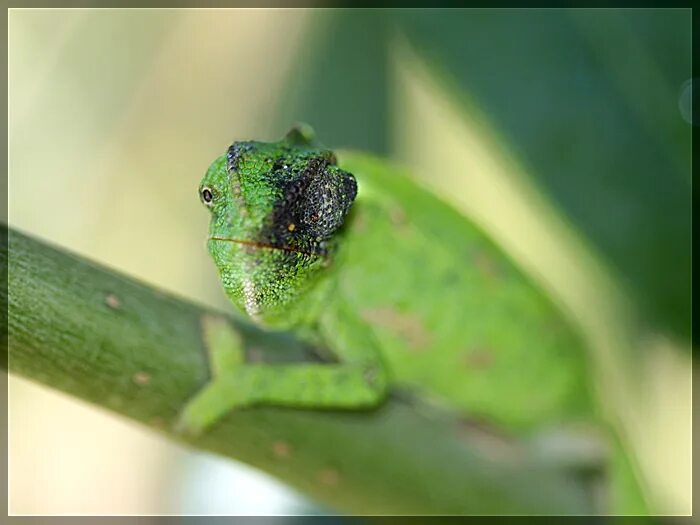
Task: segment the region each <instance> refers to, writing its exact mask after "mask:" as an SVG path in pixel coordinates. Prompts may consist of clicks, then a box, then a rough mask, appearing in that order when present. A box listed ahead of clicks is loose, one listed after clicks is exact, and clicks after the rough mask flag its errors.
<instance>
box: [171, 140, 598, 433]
mask: <svg viewBox="0 0 700 525" xmlns="http://www.w3.org/2000/svg"><path fill="white" fill-rule="evenodd" d="M439 173H440V170H439V166H436V169H435V176H436V177H439V176H440V175H439ZM199 195H200V198H201V201H202V203H203V204H204V206H205V207H206V208H207V209H208V210H209V212H210V213H211V223H210V227H209V239H208V249H209V253H210V254H211V256H212V258H213V259H214V262H215V264H216V267H217V268H218V271H219V274H220V277H221V282H222V284H223V287H224V289H225V291H226V294H227V295H228V297H229V298H230V299H231V301H232V302H233V303H234V304H235V305H236V306H237V307H238V308H239V309H240V310H241V311H242V312H244V313H245V314H246V315H247V316H248V317H249V318H250V319H252V320H253V321H254V322H255V323H258V324H260V325H262V326H264V327H268V328H271V329H283V330H292V331H294V332H295V333H296V334H297V335H298V336H299V337H300V338H302V339H304V340H307V341H309V342H311V343H313V344H314V345H316V346H317V347H319V348H322V349H324V350H325V353H326V354H327V355H326V357H327V359H326V361H325V362H323V363H310V362H308V363H304V362H302V363H296V364H272V363H269V364H265V363H259V362H255V363H246V362H245V359H244V357H243V356H244V353H243V348H242V342H241V340H240V338H239V336H238V335H237V333H236V332H235V331H234V330H233V329H232V328H230V327H229V325H228V323H227V322H226V321H225V320H224V319H223V318H209V317H207V318H205V319H204V321H203V333H204V340H205V344H206V346H207V348H208V350H209V355H210V360H211V370H212V379H211V381H210V382H209V383H208V384H207V385H206V386H205V387H204V388H203V389H202V390H201V391H200V392H199V393H198V394H197V395H196V396H195V397H194V398H193V399H192V400H191V401H190V402H189V403H188V404H187V405H186V407H185V409H184V410H183V412H182V414H181V417H180V420H179V425H180V428H181V429H182V430H183V431H186V432H189V433H192V434H197V433H200V432H202V431H203V430H205V429H207V428H208V427H210V426H211V425H213V424H214V423H216V421H218V420H219V419H220V418H221V417H223V416H224V415H225V414H226V413H228V412H229V411H231V410H233V409H240V408H243V407H248V406H252V405H261V404H268V405H278V406H290V407H297V408H303V409H359V410H362V409H368V408H370V407H374V406H377V405H379V404H381V403H382V401H383V400H384V399H385V398H386V396H387V394H388V393H389V392H390V391H391V390H392V389H393V388H394V387H397V388H408V389H410V390H411V391H415V392H416V393H418V394H420V395H422V396H425V398H426V399H430V400H432V401H435V402H437V403H443V404H444V405H445V406H447V407H451V408H454V409H457V410H459V411H461V412H463V413H465V414H469V415H473V416H475V417H478V418H482V419H484V420H488V421H490V422H493V423H495V424H498V425H500V426H502V427H504V428H509V429H515V430H522V429H528V428H531V427H532V426H534V425H535V424H540V423H543V422H552V423H556V422H561V421H567V420H570V419H572V418H574V419H575V418H577V417H581V416H582V415H583V414H585V413H586V411H587V410H589V409H588V408H587V407H588V406H589V399H590V398H589V394H588V386H587V384H586V381H585V377H586V375H585V365H584V360H583V352H582V351H581V347H580V343H579V342H578V340H577V338H576V336H575V335H574V334H572V332H571V331H570V330H569V329H568V328H567V325H566V324H565V322H564V321H563V320H562V318H561V316H560V314H559V313H558V311H557V310H556V308H555V307H554V305H553V304H552V303H551V302H550V301H549V300H548V299H547V298H546V297H544V296H543V295H542V294H541V293H540V292H539V291H538V290H537V289H536V288H535V287H534V286H533V285H532V284H531V283H530V282H529V281H528V280H527V279H526V278H525V277H524V276H523V275H522V274H521V273H520V272H519V271H518V269H517V268H516V267H515V266H514V265H513V264H512V263H511V262H509V261H508V260H507V258H506V257H505V256H504V255H503V254H502V253H501V252H500V251H499V250H498V249H497V248H496V247H495V246H494V245H493V244H492V243H491V242H490V241H489V240H488V239H487V237H486V236H485V235H484V234H483V233H482V232H481V231H479V230H478V229H477V228H476V227H475V226H474V225H473V224H472V223H471V222H469V221H468V220H467V219H465V218H464V217H463V216H461V215H460V214H459V213H457V212H456V211H455V210H453V209H452V208H450V207H449V206H448V205H446V204H445V203H444V202H442V201H441V200H439V199H438V198H437V197H436V196H434V195H432V194H431V193H429V192H428V191H426V190H425V189H422V188H421V187H420V186H419V185H418V184H417V183H415V182H413V181H411V180H410V179H409V178H407V177H406V176H404V174H403V173H401V172H400V171H396V172H393V173H392V172H391V171H390V172H387V170H386V168H385V167H384V168H383V169H378V168H376V167H375V165H374V162H373V159H372V158H371V157H362V156H359V157H358V156H355V157H353V158H352V160H351V161H350V162H346V163H341V164H340V165H339V164H338V162H337V160H336V156H335V155H334V154H333V152H331V151H329V150H327V149H323V148H321V147H319V146H318V145H316V144H315V142H314V139H313V133H312V131H311V130H310V129H309V128H308V127H305V126H299V127H296V128H294V129H292V130H291V131H290V132H289V133H288V134H287V136H286V137H285V138H284V139H283V140H281V141H280V142H272V143H265V142H255V141H250V142H236V143H234V144H233V145H232V146H231V147H230V148H229V149H228V152H227V153H226V154H225V155H222V156H220V157H218V158H217V159H216V160H215V161H214V162H213V163H212V164H211V166H210V167H209V169H208V171H207V173H206V175H205V176H204V178H203V179H202V182H201V184H200V186H199Z"/></svg>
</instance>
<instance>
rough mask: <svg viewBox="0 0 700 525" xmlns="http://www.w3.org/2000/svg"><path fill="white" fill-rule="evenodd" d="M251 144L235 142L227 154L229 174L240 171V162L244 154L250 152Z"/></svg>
mask: <svg viewBox="0 0 700 525" xmlns="http://www.w3.org/2000/svg"><path fill="white" fill-rule="evenodd" d="M250 148H251V144H250V143H249V142H234V143H233V144H231V146H230V147H229V148H228V151H227V152H226V169H228V171H229V173H230V172H232V171H236V170H237V169H238V161H239V160H240V158H241V156H242V155H243V153H244V152H246V151H248V150H250Z"/></svg>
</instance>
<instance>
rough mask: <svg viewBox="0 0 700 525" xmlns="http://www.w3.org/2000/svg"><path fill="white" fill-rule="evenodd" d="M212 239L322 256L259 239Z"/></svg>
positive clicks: (310, 255) (212, 238)
mask: <svg viewBox="0 0 700 525" xmlns="http://www.w3.org/2000/svg"><path fill="white" fill-rule="evenodd" d="M209 240H210V241H223V242H233V243H236V244H242V245H243V246H251V247H253V248H261V249H268V250H279V251H283V252H291V253H301V254H303V255H307V256H309V257H320V255H319V254H315V253H310V252H306V251H304V250H299V249H297V248H292V247H290V246H274V245H272V244H269V243H264V242H258V241H247V240H244V239H232V238H229V237H209Z"/></svg>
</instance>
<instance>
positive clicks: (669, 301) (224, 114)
mask: <svg viewBox="0 0 700 525" xmlns="http://www.w3.org/2000/svg"><path fill="white" fill-rule="evenodd" d="M8 56H9V95H10V98H9V129H10V140H9V149H10V162H9V223H10V225H12V226H14V227H17V228H19V229H21V230H23V231H25V232H28V233H30V234H33V235H35V236H37V237H39V238H42V239H45V240H47V241H50V242H52V243H54V244H57V245H60V246H63V247H66V248H68V249H70V250H72V251H75V252H77V253H80V254H82V255H85V256H87V257H89V258H91V259H94V260H97V261H99V262H101V263H103V264H106V265H108V266H110V267H112V268H115V269H117V270H119V271H122V272H125V273H127V274H129V275H132V276H136V277H138V278H140V279H142V280H144V281H146V282H149V283H152V284H153V285H156V286H160V287H162V288H164V289H167V290H170V291H174V292H177V293H178V294H180V295H182V296H185V297H188V298H191V299H193V300H196V301H199V302H202V303H206V304H209V305H212V306H215V307H218V308H220V309H222V310H224V311H228V309H230V308H231V307H230V306H229V304H228V302H227V300H226V299H225V297H224V295H223V293H222V292H221V291H220V286H219V282H218V279H217V277H216V272H215V269H214V266H213V264H211V262H210V261H209V259H208V256H207V254H206V251H205V242H204V238H205V232H206V231H207V220H208V214H207V213H206V212H205V211H204V210H203V209H202V208H201V205H200V203H199V200H198V198H197V194H196V189H197V184H198V182H199V180H200V178H201V176H202V175H203V173H204V170H205V169H206V168H207V166H208V165H209V163H210V162H211V160H212V159H214V158H215V157H216V156H218V155H219V154H221V153H222V152H224V151H225V150H226V148H227V147H228V145H229V144H230V143H231V142H232V141H233V140H238V139H252V138H255V139H260V140H276V139H278V138H279V137H281V136H282V135H283V133H284V132H285V131H286V130H287V129H288V128H289V126H290V125H291V124H292V123H294V122H295V121H305V122H308V123H310V124H311V125H312V126H313V127H314V128H315V129H316V132H317V134H318V136H319V138H320V139H321V140H322V141H323V142H324V143H325V144H327V145H328V146H330V147H333V148H349V149H360V150H365V151H369V152H373V153H376V154H379V155H382V156H385V157H389V158H391V159H393V160H395V161H396V162H398V163H400V164H403V165H406V166H408V167H409V168H410V169H411V170H412V172H413V173H414V174H415V176H416V177H418V178H420V179H421V180H422V181H423V183H424V184H425V185H427V186H429V187H430V188H431V189H432V190H433V191H435V192H436V193H438V194H440V195H442V196H443V197H444V198H445V199H446V200H447V201H448V202H450V204H452V205H453V206H454V207H456V208H457V209H459V210H460V211H461V212H463V213H464V214H465V215H467V216H468V217H470V218H471V219H472V220H474V221H475V222H477V223H478V224H479V225H481V226H482V227H483V228H484V229H485V230H486V231H487V232H488V233H489V234H490V235H491V236H492V237H493V238H494V239H495V240H496V242H497V243H498V244H500V245H501V247H502V248H503V249H504V250H505V251H506V252H507V253H508V255H509V256H510V257H511V258H512V259H513V260H515V261H516V262H517V263H518V264H519V265H520V266H521V268H523V270H524V271H526V272H527V273H528V274H529V275H531V276H532V277H533V278H534V279H535V280H536V281H537V282H538V283H539V285H541V286H542V287H543V288H544V289H545V290H546V291H547V292H548V293H549V294H550V295H551V296H552V297H553V298H554V300H555V301H556V302H557V303H558V304H559V305H560V306H561V308H562V309H563V310H564V311H565V312H566V314H567V315H568V317H569V319H570V320H571V322H572V323H574V324H575V325H576V326H577V328H578V329H579V330H580V331H581V332H582V333H583V334H584V338H585V340H586V343H587V349H588V350H589V352H590V357H591V360H592V362H593V363H594V369H595V370H596V374H597V375H596V389H597V393H598V397H599V399H600V400H601V412H602V414H603V416H604V417H605V418H607V419H608V420H609V421H610V422H611V424H612V425H613V426H614V427H615V428H616V429H618V430H619V433H620V435H621V439H622V441H623V444H624V446H625V447H626V449H628V450H629V451H630V454H631V455H632V457H633V458H634V471H635V473H636V476H637V477H638V478H639V483H640V484H641V486H642V487H643V493H644V496H645V500H646V501H645V503H644V506H647V507H648V509H649V510H651V511H652V512H660V513H674V514H685V513H689V512H690V508H691V507H690V505H691V485H690V483H691V460H690V458H691V456H690V452H691V440H690V437H691V434H690V432H691V423H690V416H691V400H690V393H691V384H690V382H691V354H692V350H691V342H690V330H691V317H690V313H691V308H690V307H691V289H690V284H691V217H692V216H691V190H692V176H691V171H690V162H691V129H692V126H693V123H692V112H691V107H692V106H691V105H692V98H693V95H692V79H691V58H692V53H691V12H690V10H689V9H686V10H683V9H674V10H670V9H669V10H624V11H623V10H566V11H565V10H537V9H529V10H522V11H520V10H430V9H422V10H410V9H406V10H380V9H373V10H366V11H365V10H352V11H350V10H340V9H337V10H336V9H326V10H307V9H292V10H281V9H264V10H263V9H260V10H258V9H245V10H244V9H241V10H196V9H188V10H146V9H140V10H104V11H98V10H89V9H88V10H21V9H13V10H11V11H10V13H9V52H8ZM164 261H167V264H166V263H164ZM9 409H10V412H9V419H10V421H9V423H10V433H9V444H10V450H9V461H10V479H9V484H10V485H9V498H10V512H11V513H14V514H95V513H99V514H159V513H166V514H167V513H171V514H176V513H189V514H248V515H251V514H278V513H279V514H314V513H323V512H328V509H323V508H321V507H319V506H317V505H316V504H315V503H314V502H311V501H308V500H306V499H304V498H303V497H302V496H301V495H299V494H297V493H295V492H293V491H292V490H290V489H288V488H286V487H284V486H282V485H281V484H279V483H277V482H276V481H275V480H273V479H271V478H269V477H268V476H266V475H264V474H262V473H259V472H257V471H255V470H253V469H251V468H249V467H246V466H244V465H239V464H236V463H234V462H232V461H229V460H220V459H218V458H215V457H213V456H210V455H206V454H203V453H197V452H193V451H191V450H187V449H185V448H183V447H181V446H179V445H176V444H173V443H170V442H168V441H166V440H164V439H163V438H161V437H160V436H156V435H155V434H152V433H149V432H148V431H147V430H144V429H142V428H140V427H138V426H136V425H135V424H132V423H131V422H129V421H126V420H122V419H119V418H118V417H115V416H113V415H111V414H108V413H105V412H102V411H100V410H97V409H94V408H92V407H90V406H88V405H86V404H83V403H82V402H79V401H76V400H73V399H70V398H68V397H67V396H64V395H62V394H59V393H56V392H53V391H51V390H49V389H47V388H44V387H40V386H37V385H36V384H33V383H29V382H27V381H25V380H22V379H20V378H15V377H13V378H11V380H10V407H9ZM47 429H51V431H50V432H49V431H48V430H47ZM630 505H632V506H631V507H627V509H628V510H630V509H631V510H634V509H637V508H639V507H635V506H634V504H632V503H630ZM618 508H619V509H625V508H626V507H625V506H624V503H623V504H621V506H620V507H618Z"/></svg>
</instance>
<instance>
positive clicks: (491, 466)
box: [0, 230, 593, 514]
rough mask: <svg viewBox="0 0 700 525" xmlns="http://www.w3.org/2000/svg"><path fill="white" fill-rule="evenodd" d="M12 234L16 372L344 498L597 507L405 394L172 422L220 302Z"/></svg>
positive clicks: (393, 503)
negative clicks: (327, 407)
mask: <svg viewBox="0 0 700 525" xmlns="http://www.w3.org/2000/svg"><path fill="white" fill-rule="evenodd" d="M8 240H9V243H8V242H5V243H3V247H2V253H1V254H0V262H1V263H2V265H3V267H4V269H7V270H8V288H7V296H6V297H2V298H1V299H2V300H3V301H7V304H8V339H7V340H8V350H9V352H8V362H9V364H8V368H9V370H10V372H12V373H14V374H18V375H21V376H25V377H28V378H30V379H33V380H35V381H38V382H41V383H44V384H47V385H49V386H51V387H53V388H56V389H59V390H62V391H64V392H68V393H70V394H72V395H74V396H77V397H79V398H82V399H84V400H87V401H89V402H91V403H94V404H96V405H98V406H100V407H103V408H105V409H108V410H111V411H114V412H117V413H119V414H121V415H123V416H126V417H128V418H131V419H134V420H137V421H139V422H140V423H142V424H145V425H147V426H150V427H151V428H153V429H154V430H156V431H159V432H162V433H165V434H167V435H168V436H170V437H171V438H172V439H176V440H179V441H187V442H189V443H190V444H191V446H193V447H196V448H200V449H204V450H208V451H213V452H215V453H219V454H222V455H224V456H228V457H231V458H235V459H236V460H239V461H242V462H245V463H248V464H250V465H253V466H255V467H258V468H260V469H262V470H264V471H266V472H268V473H270V474H272V475H273V476H276V477H277V478H279V479H281V480H283V481H285V482H286V483H288V484H289V485H291V486H293V487H295V488H297V489H298V490H300V491H302V492H304V493H306V494H308V495H309V496H311V497H312V498H315V499H316V500H317V501H319V502H321V503H323V504H326V505H328V506H330V507H331V508H334V509H338V510H340V511H346V512H350V513H354V514H397V513H401V514H423V513H425V514H430V513H441V514H475V513H476V514H479V513H481V514H483V513H493V514H503V513H524V514H528V513H557V514H568V513H587V512H592V511H593V509H592V505H591V503H590V501H589V499H588V496H587V489H586V484H585V482H584V480H583V478H577V477H575V476H574V475H573V474H572V473H571V472H568V473H564V472H559V471H555V470H554V469H552V468H549V467H547V466H546V465H544V464H539V463H537V461H536V460H535V459H534V458H532V457H530V456H529V455H528V454H527V452H526V451H525V449H524V448H523V447H521V446H520V445H518V444H517V443H515V442H513V443H507V444H506V445H504V443H501V442H496V441H494V438H493V436H490V437H489V436H488V435H487V434H485V433H484V431H483V430H481V431H480V430H478V429H477V428H476V427H475V426H474V425H469V424H466V422H465V421H464V419H463V418H461V417H460V416H458V415H455V414H452V413H449V412H446V411H444V410H443V409H438V408H436V407H434V406H431V405H428V404H426V403H425V402H422V401H419V400H416V399H407V398H406V396H400V395H392V396H391V398H390V399H389V401H387V402H386V403H385V404H383V405H382V406H381V407H380V408H378V409H376V410H373V411H355V412H352V411H345V412H340V411H321V410H296V409H283V408H276V407H259V408H252V409H245V410H240V411H238V412H234V413H232V414H230V415H229V416H227V417H226V418H225V419H224V420H222V421H221V422H220V423H218V424H217V425H216V426H215V427H214V428H212V429H211V430H210V431H209V432H207V433H205V434H204V435H203V436H201V437H200V438H196V439H186V438H184V437H183V436H180V435H178V434H176V433H175V432H174V431H173V424H174V421H175V419H176V417H177V415H178V412H179V410H180V409H181V408H182V407H183V405H184V404H185V402H186V401H187V400H188V399H190V397H191V396H193V395H194V394H195V393H196V392H197V391H198V390H199V389H200V388H201V387H202V386H203V385H204V384H205V382H206V381H207V379H208V375H209V371H208V363H207V359H206V354H205V350H204V347H203V345H202V340H201V330H200V319H201V318H202V316H203V315H205V314H212V313H214V312H212V311H211V310H209V309H207V308H205V307H202V306H200V305H196V304H193V303H191V302H188V301H186V300H183V299H181V298H178V297H175V296H173V295H171V294H168V293H164V292H161V291H158V290H156V289H154V288H152V287H150V286H148V285H146V284H143V283H140V282H138V281H136V280H134V279H130V278H128V277H125V276H123V275H120V274H118V273H116V272H114V271H112V270H109V269H106V268H103V267H100V266H97V265H95V264H94V263H91V262H89V261H87V260H85V259H83V258H80V257H77V256H75V255H72V254H68V253H66V252H65V251H63V250H60V249H57V248H54V247H50V246H48V245H46V244H44V243H42V242H40V241H37V240H34V239H31V238H29V237H27V236H25V235H23V234H21V233H18V232H16V231H12V230H10V231H9V237H8ZM8 245H9V251H8ZM2 293H3V295H4V293H5V290H3V292H2ZM218 315H222V314H218ZM231 324H232V326H233V327H234V328H236V329H237V330H239V331H240V333H241V335H242V337H243V339H244V341H245V345H246V351H247V352H248V355H249V358H252V357H257V358H260V357H261V356H262V358H263V359H265V360H273V359H277V360H279V359H282V358H284V359H285V360H288V359H297V360H298V359H308V358H309V356H310V354H309V349H308V348H306V347H304V346H303V345H301V344H300V343H298V342H296V341H295V340H294V339H292V338H291V337H289V336H287V335H283V334H271V333H267V332H263V331H261V330H259V329H257V328H255V327H253V326H251V325H248V324H246V323H243V322H241V321H237V320H235V319H231ZM497 444H498V445H500V447H497V446H496V445H497Z"/></svg>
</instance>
